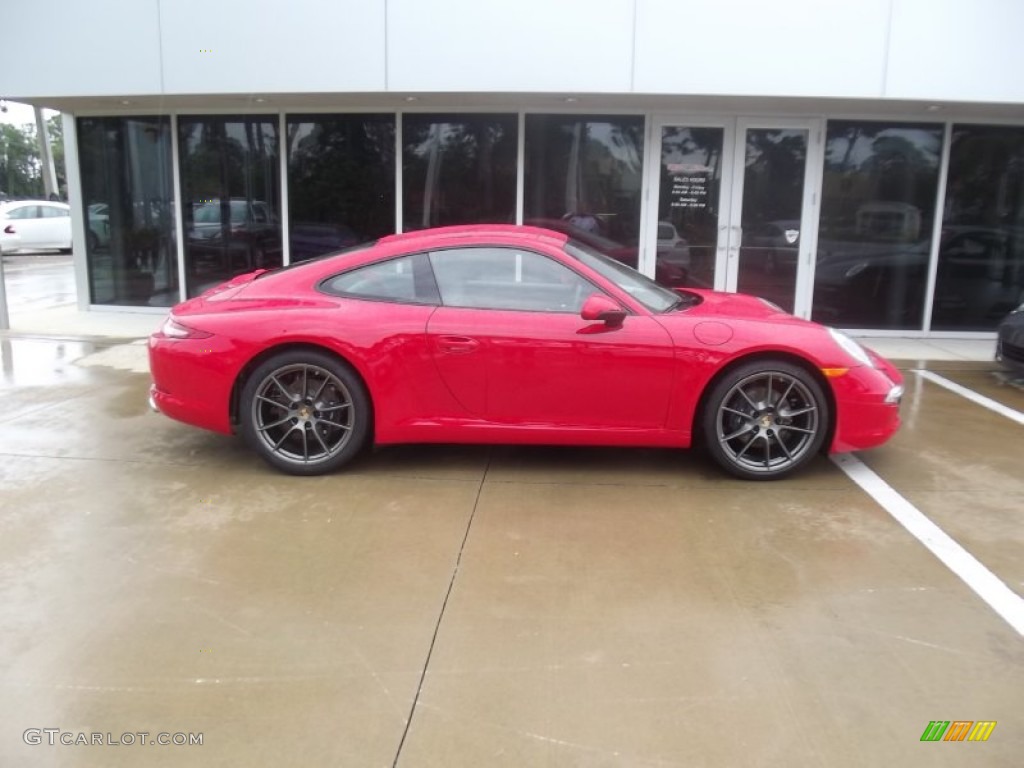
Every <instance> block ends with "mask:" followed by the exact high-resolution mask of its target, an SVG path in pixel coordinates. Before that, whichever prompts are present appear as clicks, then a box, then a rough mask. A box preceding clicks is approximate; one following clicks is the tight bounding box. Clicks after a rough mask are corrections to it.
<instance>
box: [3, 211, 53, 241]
mask: <svg viewBox="0 0 1024 768" xmlns="http://www.w3.org/2000/svg"><path fill="white" fill-rule="evenodd" d="M5 227H6V228H7V229H8V231H10V230H13V233H14V234H15V235H17V241H16V242H17V246H16V247H18V248H39V247H40V245H39V243H40V242H41V241H42V238H43V234H44V233H43V232H42V231H41V229H42V219H41V218H40V217H39V206H38V205H34V204H33V205H19V206H16V207H11V208H10V209H9V210H8V212H7V221H6V222H5Z"/></svg>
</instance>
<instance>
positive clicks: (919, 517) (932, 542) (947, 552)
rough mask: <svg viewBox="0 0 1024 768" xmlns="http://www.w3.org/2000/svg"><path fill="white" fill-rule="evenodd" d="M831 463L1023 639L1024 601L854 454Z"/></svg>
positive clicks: (845, 455) (835, 456)
mask: <svg viewBox="0 0 1024 768" xmlns="http://www.w3.org/2000/svg"><path fill="white" fill-rule="evenodd" d="M832 461H833V462H834V463H835V465H836V466H838V467H839V468H840V469H841V470H843V472H845V473H846V475H847V477H849V478H850V479H851V480H853V482H855V483H856V484H857V485H859V486H860V487H861V489H863V490H864V491H865V492H866V493H867V494H868V495H869V496H871V498H873V499H874V500H875V501H876V502H878V504H879V505H880V506H881V507H882V509H884V510H885V511H886V512H888V513H889V514H890V515H892V517H893V518H894V519H895V520H896V522H898V523H899V524H900V525H902V526H903V527H904V528H906V529H907V531H909V532H910V534H911V535H912V536H913V537H914V538H916V539H917V540H918V541H920V542H921V543H922V544H924V545H925V546H926V547H927V548H928V550H929V551H930V552H931V553H932V554H933V555H935V556H936V557H937V558H939V560H941V561H942V563H943V564H944V565H945V566H946V567H947V568H949V570H951V571H952V572H953V573H955V574H956V575H957V576H958V577H960V579H961V581H963V582H964V584H966V585H967V586H968V587H970V588H971V589H972V590H974V592H975V594H977V595H978V597H980V598H981V599H982V600H984V601H985V602H986V603H988V605H989V607H990V608H992V610H994V611H995V612H996V613H998V614H999V615H1000V616H1001V617H1002V618H1003V620H1004V621H1005V622H1006V623H1007V624H1009V625H1010V626H1011V627H1013V628H1014V629H1015V630H1017V634H1018V635H1021V636H1024V598H1022V597H1021V596H1020V595H1018V594H1017V593H1016V592H1014V591H1013V590H1012V589H1010V588H1009V587H1008V586H1006V584H1004V583H1003V581H1002V580H1001V579H1000V578H999V577H998V576H996V575H995V574H994V573H992V571H990V570H989V569H988V568H986V567H985V566H984V565H982V564H981V563H980V562H979V561H978V559H977V558H975V557H974V555H972V554H971V553H970V552H968V551H967V550H966V549H964V548H963V547H961V546H960V545H959V544H957V543H956V541H954V540H953V538H952V537H951V536H950V535H949V534H947V533H946V532H945V531H943V530H942V529H941V528H939V526H937V525H936V524H935V523H933V522H932V521H931V520H929V519H928V518H927V517H925V515H924V513H923V512H921V510H919V509H918V508H917V507H915V506H914V505H913V504H911V503H910V502H909V501H907V500H906V499H905V498H903V496H901V495H900V494H899V493H898V492H897V491H896V489H895V488H893V487H892V486H891V485H889V484H888V483H887V482H885V480H883V479H882V478H881V477H879V476H878V475H877V474H875V472H874V471H873V470H871V469H870V468H869V467H868V466H867V465H866V464H865V463H864V462H862V461H861V460H860V459H858V458H857V457H856V456H854V455H853V454H851V453H844V454H837V455H834V456H832Z"/></svg>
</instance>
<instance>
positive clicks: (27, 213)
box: [0, 200, 71, 253]
mask: <svg viewBox="0 0 1024 768" xmlns="http://www.w3.org/2000/svg"><path fill="white" fill-rule="evenodd" d="M0 249H2V250H3V252H4V253H10V252H11V251H19V250H38V251H47V250H61V251H66V252H70V251H71V207H70V206H69V205H68V204H67V203H57V202H51V201H49V200H18V201H15V202H7V203H0Z"/></svg>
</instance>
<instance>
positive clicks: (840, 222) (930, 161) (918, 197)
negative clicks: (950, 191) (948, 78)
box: [821, 120, 942, 238]
mask: <svg viewBox="0 0 1024 768" xmlns="http://www.w3.org/2000/svg"><path fill="white" fill-rule="evenodd" d="M941 151H942V128H941V127H939V126H935V125H927V124H924V125H922V124H906V123H877V122H862V121H842V120H839V121H837V120H830V121H829V123H828V132H827V136H826V143H825V175H824V181H823V191H822V218H821V233H822V235H824V236H828V237H842V238H850V237H854V236H855V232H856V216H857V210H858V209H859V208H860V207H861V206H862V205H864V204H866V203H902V204H905V205H910V206H914V207H915V208H917V209H918V211H919V212H920V216H921V224H922V226H921V231H922V232H926V231H930V223H931V221H932V216H933V215H934V207H935V186H936V184H937V183H938V167H939V159H940V155H941Z"/></svg>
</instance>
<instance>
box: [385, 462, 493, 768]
mask: <svg viewBox="0 0 1024 768" xmlns="http://www.w3.org/2000/svg"><path fill="white" fill-rule="evenodd" d="M490 468H491V452H490V451H488V452H487V464H486V465H485V466H484V472H483V474H482V475H481V476H480V484H479V485H478V486H477V489H476V498H475V499H474V500H473V510H472V511H471V512H470V513H469V520H468V521H467V522H466V530H465V532H464V533H463V534H462V543H461V544H459V554H458V556H457V557H456V558H455V567H454V568H453V569H452V576H451V579H449V580H448V591H447V592H445V594H444V600H443V601H442V602H441V610H440V612H439V613H438V615H437V623H436V624H434V634H433V635H432V636H431V638H430V646H429V647H428V648H427V658H426V659H425V660H424V661H423V670H422V671H421V672H420V680H419V683H418V684H417V685H416V695H415V696H413V699H412V706H411V707H410V708H409V717H407V718H406V720H405V728H404V729H403V730H402V738H401V739H400V740H399V742H398V749H397V750H396V751H395V759H394V761H393V762H392V763H391V768H397V766H398V761H399V759H400V758H401V757H402V748H403V747H404V746H405V739H406V737H407V736H408V735H409V729H410V728H411V727H412V719H413V716H414V715H415V714H416V707H417V705H418V704H419V702H420V693H421V692H422V691H423V683H424V682H425V681H426V679H427V670H428V669H430V659H431V657H432V656H433V655H434V645H435V644H436V643H437V635H438V634H439V633H440V631H441V622H442V621H443V620H444V612H445V609H446V608H447V607H448V599H449V598H450V597H451V596H452V590H453V589H454V588H455V579H456V578H457V577H458V575H459V568H460V567H461V566H462V553H463V552H464V551H465V549H466V542H467V541H468V540H469V532H470V530H471V529H472V528H473V520H474V519H476V510H477V507H479V506H480V496H481V494H482V493H483V490H484V483H485V482H486V481H487V472H488V471H489V470H490Z"/></svg>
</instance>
